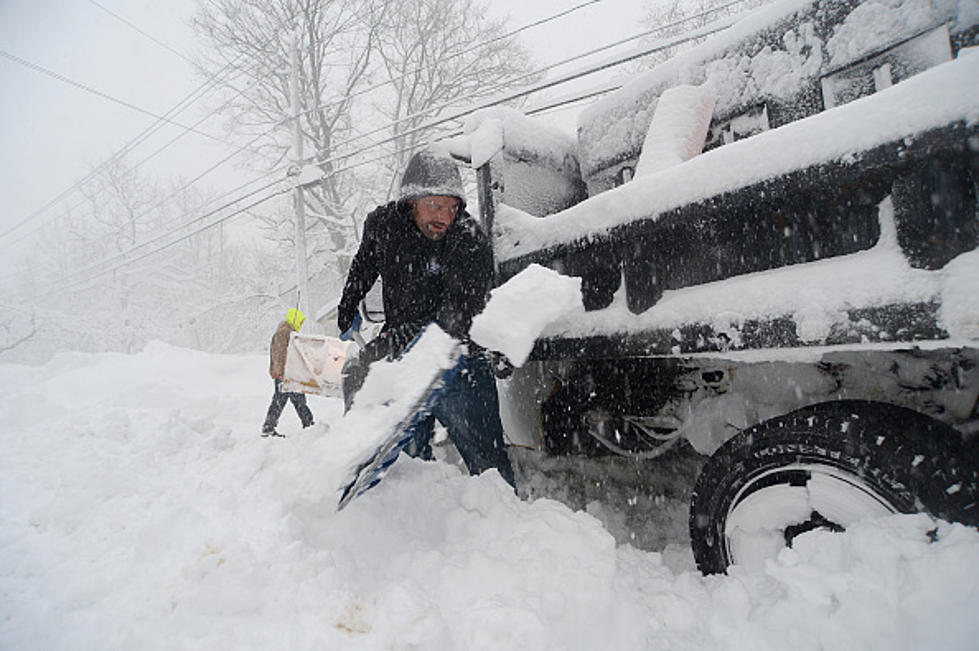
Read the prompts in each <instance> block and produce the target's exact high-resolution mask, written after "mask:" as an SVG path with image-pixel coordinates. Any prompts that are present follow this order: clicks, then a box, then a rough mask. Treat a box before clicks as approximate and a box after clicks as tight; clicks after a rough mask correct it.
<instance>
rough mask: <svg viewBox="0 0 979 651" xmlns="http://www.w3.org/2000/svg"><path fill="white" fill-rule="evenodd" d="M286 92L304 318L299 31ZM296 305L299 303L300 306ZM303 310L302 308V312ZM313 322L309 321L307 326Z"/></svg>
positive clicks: (305, 271)
mask: <svg viewBox="0 0 979 651" xmlns="http://www.w3.org/2000/svg"><path fill="white" fill-rule="evenodd" d="M289 90H290V96H291V102H290V103H291V105H292V106H291V107H290V111H291V112H292V116H293V120H295V124H294V127H295V131H294V134H295V136H294V138H295V139H294V141H293V150H292V153H293V160H294V161H295V166H296V177H295V178H296V196H295V202H296V275H297V279H296V286H297V287H298V288H299V300H298V301H297V306H298V307H299V308H300V309H302V310H303V311H304V312H305V313H306V314H307V315H309V316H315V315H314V314H312V312H311V310H312V307H311V305H312V301H310V296H309V286H308V285H309V270H308V268H307V264H306V204H305V202H304V201H303V186H302V183H301V182H300V178H301V172H302V166H303V129H302V122H301V121H300V105H299V30H298V29H297V30H295V31H293V33H292V72H291V74H290V75H289ZM299 302H301V303H302V304H301V305H300V304H299ZM304 307H305V309H303V308H304ZM312 322H313V321H312V320H310V323H312Z"/></svg>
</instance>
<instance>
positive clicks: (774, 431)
mask: <svg viewBox="0 0 979 651" xmlns="http://www.w3.org/2000/svg"><path fill="white" fill-rule="evenodd" d="M977 475H979V473H977V469H976V460H975V459H974V456H973V455H970V454H969V453H968V451H967V450H966V448H965V447H964V445H963V442H962V435H961V434H960V433H959V432H958V431H957V430H955V429H954V428H952V427H950V426H948V425H946V424H944V423H941V422H939V421H937V420H935V419H933V418H930V417H928V416H925V415H923V414H920V413H918V412H916V411H913V410H910V409H906V408H903V407H895V406H893V405H888V404H884V403H878V402H870V401H861V400H852V401H850V400H847V401H838V402H828V403H822V404H818V405H812V406H809V407H805V408H802V409H799V410H797V411H794V412H791V413H788V414H785V415H783V416H779V417H777V418H773V419H771V420H768V421H765V422H763V423H760V424H758V425H755V426H754V427H751V428H748V429H746V430H744V431H742V432H741V433H739V434H738V435H736V436H735V437H733V438H732V439H730V440H728V441H727V442H726V443H725V444H724V445H723V446H721V448H720V449H718V450H717V452H715V453H714V454H713V455H712V456H711V458H710V459H709V460H708V461H707V463H706V464H705V465H704V467H703V468H702V470H701V472H700V475H699V476H698V478H697V481H696V483H695V484H694V490H693V496H692V498H691V506H690V539H691V544H692V546H693V554H694V558H695V560H696V562H697V567H698V568H699V569H700V571H701V572H703V573H704V574H715V573H722V572H726V571H727V568H728V566H730V565H732V564H738V565H742V566H744V567H746V569H747V570H748V571H756V570H760V569H762V568H763V567H764V562H765V559H766V558H774V557H775V556H776V555H777V554H778V552H779V550H781V549H782V548H784V547H785V546H791V545H792V540H793V538H794V537H795V536H797V535H799V534H801V533H804V532H805V531H809V530H811V529H816V528H826V529H830V530H843V529H845V528H846V526H847V525H848V524H849V523H851V522H855V521H857V520H861V519H866V518H873V517H882V516H884V515H887V514H890V513H914V512H921V511H924V512H927V513H929V514H931V515H932V516H934V517H938V518H942V519H944V520H949V521H953V522H961V523H964V524H968V525H973V526H975V525H977V524H979V507H977V505H976V498H977V492H979V491H977V483H979V482H977Z"/></svg>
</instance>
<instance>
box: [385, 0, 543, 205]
mask: <svg viewBox="0 0 979 651" xmlns="http://www.w3.org/2000/svg"><path fill="white" fill-rule="evenodd" d="M488 13H489V7H488V5H487V4H486V3H484V2H479V1H478V0H413V1H411V2H403V3H400V4H398V5H397V6H396V8H394V9H393V10H392V11H390V12H388V14H387V15H386V17H385V18H386V22H385V24H384V26H383V29H382V30H381V31H380V34H379V36H378V41H379V42H378V45H379V58H380V61H381V63H382V65H383V69H384V73H385V74H386V75H387V78H388V79H390V80H391V84H390V86H389V87H388V88H387V89H386V92H384V93H383V94H380V95H379V96H378V97H376V98H375V101H374V104H373V108H374V109H375V110H376V111H377V112H378V114H379V115H380V116H381V120H380V122H381V124H387V125H389V126H388V128H387V131H386V133H387V134H388V135H389V136H390V140H391V146H390V147H389V149H390V150H391V156H390V157H389V158H387V159H386V162H385V168H386V170H387V176H388V179H387V186H388V190H387V195H390V194H393V192H394V188H395V185H396V183H397V181H398V178H399V176H400V173H401V171H402V170H403V169H404V166H405V165H406V164H407V160H408V158H409V157H410V155H411V153H412V151H413V150H414V149H416V148H417V147H418V145H419V144H420V143H421V142H425V141H429V140H433V139H435V138H436V137H438V136H440V135H446V134H447V133H449V132H451V131H452V130H453V129H458V127H459V124H458V123H454V124H453V123H447V124H441V125H439V126H437V127H434V128H430V129H423V128H420V127H422V126H423V125H425V124H426V123H428V122H432V121H434V118H437V117H438V116H439V115H441V114H443V113H445V112H448V111H453V110H454V111H458V110H459V109H460V108H463V107H469V106H471V105H472V104H474V103H476V102H477V101H479V100H482V99H486V98H488V97H492V96H494V95H499V94H501V93H502V92H503V91H504V90H512V86H513V85H514V84H515V83H518V84H529V83H531V82H532V81H534V80H535V79H536V78H537V77H538V76H539V75H533V74H530V70H531V67H532V62H531V58H530V55H529V54H528V52H527V51H526V50H525V49H524V48H523V47H522V46H520V45H519V44H518V43H517V42H516V41H515V40H514V39H513V38H508V37H506V35H505V26H506V23H505V21H502V20H491V19H490V18H488V17H487V16H488ZM515 80H517V81H516V82H515Z"/></svg>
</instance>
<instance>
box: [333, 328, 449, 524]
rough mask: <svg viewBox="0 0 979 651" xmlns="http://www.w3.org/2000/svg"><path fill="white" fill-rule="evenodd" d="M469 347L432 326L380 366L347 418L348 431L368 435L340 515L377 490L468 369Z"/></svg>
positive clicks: (346, 484) (345, 485) (345, 486)
mask: <svg viewBox="0 0 979 651" xmlns="http://www.w3.org/2000/svg"><path fill="white" fill-rule="evenodd" d="M465 361H466V355H465V347H464V346H463V345H462V344H461V343H460V342H459V341H456V340H455V339H453V338H452V337H450V336H449V335H448V334H446V333H445V332H444V331H443V330H442V329H441V328H439V327H438V325H436V324H435V323H430V324H428V325H427V326H425V328H423V329H422V331H421V332H420V333H419V334H418V335H416V336H415V338H414V339H413V340H412V342H411V343H410V344H409V345H408V347H407V348H406V349H405V352H404V353H402V354H401V356H400V357H399V358H398V359H397V360H395V361H393V362H383V361H382V362H376V363H375V364H373V365H372V366H371V372H370V373H369V374H368V376H367V379H366V380H365V381H364V385H363V387H361V389H360V391H358V393H357V397H356V398H355V399H354V403H353V405H352V407H351V410H350V412H349V413H348V414H347V415H346V416H345V417H344V421H345V424H346V425H347V428H348V429H349V430H350V431H352V432H359V433H361V434H364V435H366V434H367V433H370V432H380V433H381V434H382V435H381V436H380V437H369V436H367V437H365V438H363V439H362V442H363V448H362V449H361V450H360V451H359V452H358V453H356V454H354V455H352V456H353V459H354V461H353V462H352V463H351V464H350V467H349V468H348V473H347V475H346V476H345V478H344V480H343V481H342V482H341V484H340V488H339V492H340V499H339V502H338V504H337V510H338V511H339V510H341V509H343V508H344V507H345V506H346V505H347V504H349V503H350V502H351V501H352V500H353V499H355V498H356V497H358V496H360V495H362V494H364V493H365V492H366V491H368V490H369V489H371V488H372V487H374V486H376V485H377V483H378V482H380V481H381V479H382V478H383V477H384V475H385V474H386V473H387V470H388V468H390V467H391V465H392V464H393V463H394V462H395V461H396V460H397V458H398V455H400V453H401V450H402V449H403V448H404V447H405V446H406V445H408V443H409V442H410V441H411V440H412V430H413V427H414V426H415V425H417V424H418V423H420V422H421V421H422V420H424V419H425V418H427V417H428V416H429V415H431V413H432V410H433V409H434V408H435V405H437V404H438V402H439V400H441V399H442V396H443V394H444V393H445V388H446V387H447V386H448V385H449V384H450V383H451V382H452V380H453V379H455V377H456V376H457V375H458V374H459V372H460V371H461V369H462V366H463V365H464V364H465Z"/></svg>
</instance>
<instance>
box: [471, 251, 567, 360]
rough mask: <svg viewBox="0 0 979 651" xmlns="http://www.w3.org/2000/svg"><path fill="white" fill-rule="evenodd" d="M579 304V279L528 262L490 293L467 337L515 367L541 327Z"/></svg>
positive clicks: (529, 349) (531, 347) (526, 352)
mask: <svg viewBox="0 0 979 651" xmlns="http://www.w3.org/2000/svg"><path fill="white" fill-rule="evenodd" d="M580 304H581V279H580V278H572V277H570V276H562V275H561V274H559V273H557V272H556V271H554V270H552V269H548V268H546V267H542V266H540V265H538V264H532V265H530V266H528V267H527V268H526V269H524V270H523V271H521V272H520V273H518V274H517V275H516V276H514V277H513V278H511V279H510V280H508V281H506V282H505V283H503V284H502V285H500V286H499V287H497V288H496V289H494V290H493V291H492V292H491V293H490V300H489V303H488V304H487V305H486V309H485V310H483V311H482V313H480V314H478V315H476V317H475V318H474V319H473V322H472V326H471V327H470V329H469V336H470V337H472V339H473V341H475V342H476V343H477V344H479V345H480V346H483V347H484V348H488V349H490V350H497V351H499V352H501V353H503V354H504V355H506V356H507V358H509V360H510V361H511V362H512V363H513V364H514V365H515V366H523V364H524V362H526V361H527V357H528V356H529V355H530V351H531V350H532V349H533V347H534V341H536V340H537V337H539V336H540V333H541V332H542V331H543V330H544V328H546V327H547V326H548V325H549V324H550V323H551V322H553V321H555V320H557V319H559V318H561V317H562V316H564V315H566V314H567V313H568V312H569V311H571V310H574V309H576V308H577V307H579V306H580Z"/></svg>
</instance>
